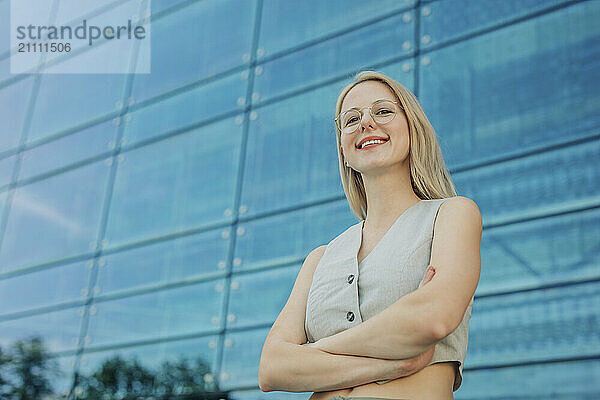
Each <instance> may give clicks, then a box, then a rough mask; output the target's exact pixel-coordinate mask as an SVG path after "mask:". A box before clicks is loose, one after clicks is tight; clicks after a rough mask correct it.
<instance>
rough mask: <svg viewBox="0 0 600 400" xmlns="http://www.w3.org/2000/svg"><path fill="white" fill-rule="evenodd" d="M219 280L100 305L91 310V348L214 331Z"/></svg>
mask: <svg viewBox="0 0 600 400" xmlns="http://www.w3.org/2000/svg"><path fill="white" fill-rule="evenodd" d="M224 282H225V280H223V279H219V280H214V281H209V282H203V283H200V284H196V285H191V286H184V287H180V288H175V289H169V290H161V291H158V292H151V293H146V294H143V295H139V296H132V297H126V298H122V299H116V300H110V301H104V302H99V303H96V304H95V305H94V307H95V310H94V309H90V314H91V317H90V321H89V329H88V336H90V338H89V344H90V346H100V345H105V344H114V343H122V342H129V341H141V340H145V339H154V338H162V337H169V336H176V335H185V334H194V333H203V332H209V331H213V330H217V329H219V327H220V324H221V318H220V316H221V307H222V305H221V303H222V301H223V297H224V296H223V293H224V290H223V285H224Z"/></svg>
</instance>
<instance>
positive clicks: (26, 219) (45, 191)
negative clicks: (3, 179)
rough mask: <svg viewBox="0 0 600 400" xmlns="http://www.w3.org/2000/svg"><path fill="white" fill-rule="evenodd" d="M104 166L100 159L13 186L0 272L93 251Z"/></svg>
mask: <svg viewBox="0 0 600 400" xmlns="http://www.w3.org/2000/svg"><path fill="white" fill-rule="evenodd" d="M108 168H109V167H107V166H106V164H105V162H104V161H101V162H97V163H93V164H89V165H86V166H84V167H81V168H78V169H75V170H71V171H69V172H66V173H64V174H60V175H56V176H53V177H51V178H48V179H44V180H42V181H39V182H35V183H32V184H29V185H25V186H20V187H18V188H17V189H16V190H15V194H14V197H13V199H12V203H11V207H10V213H9V215H8V221H7V223H6V232H5V234H4V238H3V242H2V248H0V271H2V272H5V271H7V270H14V269H17V268H20V267H24V266H27V265H32V264H38V263H41V262H46V261H50V260H56V259H61V258H64V257H69V256H74V255H77V254H81V253H85V252H88V251H90V250H93V249H94V248H95V247H96V244H95V243H96V239H97V236H98V229H99V226H100V216H101V212H102V201H103V195H104V191H105V190H106V182H107V178H108V172H109V170H108ZM73 188H77V190H73Z"/></svg>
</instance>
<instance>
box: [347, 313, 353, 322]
mask: <svg viewBox="0 0 600 400" xmlns="http://www.w3.org/2000/svg"><path fill="white" fill-rule="evenodd" d="M346 319H347V320H348V321H350V322H352V321H354V313H353V312H352V311H348V314H346Z"/></svg>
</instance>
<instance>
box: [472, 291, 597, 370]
mask: <svg viewBox="0 0 600 400" xmlns="http://www.w3.org/2000/svg"><path fill="white" fill-rule="evenodd" d="M599 304H600V283H598V282H591V283H583V284H577V285H570V286H566V287H557V288H550V289H543V290H536V291H528V292H522V293H515V294H507V295H502V296H492V297H484V298H476V299H475V302H474V304H473V310H472V316H471V320H470V329H469V330H470V332H469V345H468V346H469V347H468V353H469V359H468V365H469V366H470V367H475V366H477V367H481V366H490V365H505V364H510V363H515V362H544V361H549V360H557V359H562V358H575V357H581V358H585V357H589V356H592V355H595V354H598V351H599V350H600V338H599V337H598V331H599V329H600V318H599V317H600V311H599V310H600V308H599V307H598V305H599ZM465 365H467V361H465Z"/></svg>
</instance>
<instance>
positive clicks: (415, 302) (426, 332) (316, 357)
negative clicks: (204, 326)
mask: <svg viewBox="0 0 600 400" xmlns="http://www.w3.org/2000/svg"><path fill="white" fill-rule="evenodd" d="M481 233H482V220H481V214H480V213H479V209H478V207H477V205H476V204H475V203H474V202H473V201H472V200H470V199H468V198H465V197H461V196H457V197H453V198H451V199H449V200H447V201H446V202H444V203H443V204H442V205H441V206H440V210H439V212H438V217H437V219H436V222H435V227H434V236H433V243H432V249H431V259H430V265H431V266H434V267H435V275H434V276H433V278H431V280H429V281H427V282H426V283H427V284H422V285H421V286H420V287H419V288H418V289H417V290H415V291H413V292H411V293H409V294H407V295H406V296H403V297H402V298H400V299H399V300H397V301H396V302H395V303H393V304H392V305H391V306H389V307H388V308H386V309H385V310H383V311H382V312H381V313H379V314H377V315H375V316H374V317H372V318H370V319H368V320H367V321H364V322H362V323H361V324H359V325H356V326H354V327H352V328H350V329H347V330H345V331H342V332H340V333H337V334H335V335H332V336H329V337H326V338H323V339H321V340H319V341H317V342H315V343H309V344H307V343H306V341H307V340H306V334H305V332H304V318H305V309H306V298H307V296H308V289H309V288H310V284H311V282H312V275H313V274H314V269H315V268H316V265H317V264H318V261H319V259H320V258H321V256H322V254H323V252H324V248H325V246H321V247H319V248H317V249H315V250H314V251H313V252H311V253H310V254H309V256H308V257H307V258H306V260H305V263H304V265H303V267H302V269H301V271H300V273H299V274H298V278H297V280H296V283H295V284H294V288H293V289H292V294H291V295H290V298H289V299H288V302H287V303H286V306H285V307H284V309H283V310H282V312H281V313H280V315H279V316H278V318H277V320H276V321H275V323H274V324H273V327H272V328H271V331H270V332H269V335H268V336H267V340H266V341H265V345H264V346H263V351H262V354H261V360H260V364H259V386H260V388H261V390H263V391H271V390H284V391H291V392H304V391H325V390H335V389H343V388H349V387H355V386H358V385H362V384H365V383H370V382H373V381H375V380H381V379H395V378H398V377H401V376H406V375H410V374H412V373H414V372H417V371H418V370H420V369H421V368H423V367H424V366H426V365H427V364H428V362H429V361H430V360H431V357H432V356H433V351H432V350H433V346H434V345H435V343H437V342H439V341H440V340H442V339H443V338H444V337H446V336H447V335H448V334H450V333H451V332H453V331H454V330H455V329H456V328H457V327H458V325H459V324H460V322H461V321H462V318H463V316H464V313H465V311H466V309H467V306H468V304H469V302H470V300H471V298H472V297H473V295H474V293H475V289H476V287H477V284H478V282H479V275H480V251H479V248H480V244H481ZM424 280H425V278H424ZM422 283H423V282H422ZM427 357H428V358H427ZM417 368H418V369H417Z"/></svg>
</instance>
